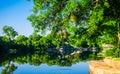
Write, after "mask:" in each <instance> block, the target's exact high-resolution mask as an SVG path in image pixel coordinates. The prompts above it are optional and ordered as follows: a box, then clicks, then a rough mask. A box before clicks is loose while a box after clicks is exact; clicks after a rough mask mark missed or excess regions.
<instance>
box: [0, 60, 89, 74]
mask: <svg viewBox="0 0 120 74" xmlns="http://www.w3.org/2000/svg"><path fill="white" fill-rule="evenodd" d="M88 64H89V62H79V63H76V64H72V66H57V65H52V66H48V65H47V64H41V65H40V66H34V65H30V64H28V63H26V64H18V63H14V65H15V66H17V69H16V70H15V71H14V72H13V74H89V71H88ZM3 69H4V67H0V73H1V74H2V70H3Z"/></svg>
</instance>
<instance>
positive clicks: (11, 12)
mask: <svg viewBox="0 0 120 74" xmlns="http://www.w3.org/2000/svg"><path fill="white" fill-rule="evenodd" d="M32 7H33V3H32V2H31V1H30V2H29V1H27V0H0V36H1V35H3V31H2V27H3V26H5V25H8V26H12V27H13V28H14V29H15V30H16V31H17V32H18V33H19V35H26V36H29V35H30V34H32V33H33V28H32V25H31V23H30V22H29V21H28V20H27V17H28V16H29V15H30V14H32V12H31V11H30V10H31V9H32Z"/></svg>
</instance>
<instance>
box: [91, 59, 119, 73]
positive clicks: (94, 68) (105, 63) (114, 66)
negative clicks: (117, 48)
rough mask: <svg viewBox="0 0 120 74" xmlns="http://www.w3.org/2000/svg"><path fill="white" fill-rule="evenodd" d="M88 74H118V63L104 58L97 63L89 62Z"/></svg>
mask: <svg viewBox="0 0 120 74" xmlns="http://www.w3.org/2000/svg"><path fill="white" fill-rule="evenodd" d="M89 72H90V74H120V61H117V60H114V59H112V58H105V59H103V60H99V61H90V63H89Z"/></svg>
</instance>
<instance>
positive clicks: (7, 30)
mask: <svg viewBox="0 0 120 74" xmlns="http://www.w3.org/2000/svg"><path fill="white" fill-rule="evenodd" d="M3 32H4V34H5V36H6V37H8V38H9V39H14V38H15V36H17V35H18V33H17V32H16V31H15V30H14V29H13V28H12V27H11V26H4V27H3Z"/></svg>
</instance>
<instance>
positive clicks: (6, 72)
mask: <svg viewBox="0 0 120 74" xmlns="http://www.w3.org/2000/svg"><path fill="white" fill-rule="evenodd" d="M91 59H94V60H95V59H99V58H98V57H97V56H96V53H92V52H84V53H83V54H74V55H72V56H71V55H63V56H62V57H61V55H59V54H52V53H41V52H39V51H37V52H34V53H27V54H18V53H17V54H16V53H13V54H10V55H9V57H4V58H2V59H0V60H1V61H0V67H1V68H0V72H1V74H48V73H49V74H68V73H69V74H81V73H82V74H88V61H89V60H91Z"/></svg>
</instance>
